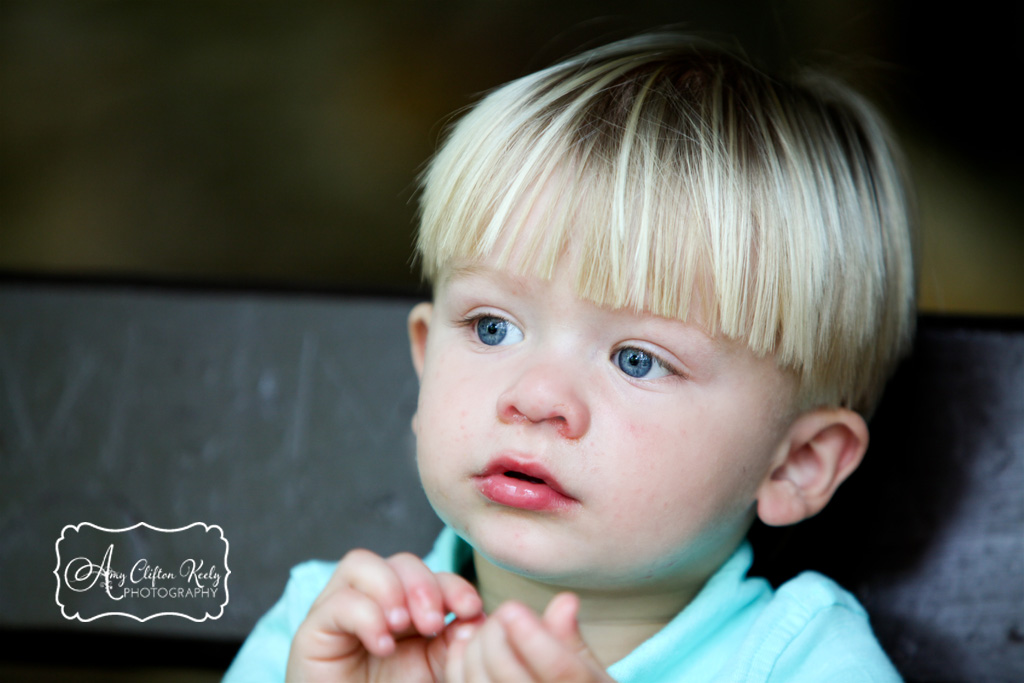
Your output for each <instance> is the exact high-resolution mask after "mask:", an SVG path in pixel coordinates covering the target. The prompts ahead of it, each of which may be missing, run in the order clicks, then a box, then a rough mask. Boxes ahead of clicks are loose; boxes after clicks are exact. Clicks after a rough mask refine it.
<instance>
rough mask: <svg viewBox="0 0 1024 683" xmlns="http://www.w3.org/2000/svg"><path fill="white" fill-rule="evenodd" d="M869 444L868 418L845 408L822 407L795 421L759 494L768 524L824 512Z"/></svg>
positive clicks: (760, 512) (759, 512)
mask: <svg viewBox="0 0 1024 683" xmlns="http://www.w3.org/2000/svg"><path fill="white" fill-rule="evenodd" d="M867 448H868V426H867V423H865V422H864V418H863V417H861V416H860V415H859V414H857V413H855V412H853V411H852V410H848V409H846V408H819V409H817V410H812V411H810V412H807V413H804V414H802V415H800V416H799V417H797V418H796V420H794V421H793V424H792V425H791V426H790V429H789V431H788V432H787V435H786V438H785V439H783V441H782V443H781V444H780V445H779V450H778V453H777V455H776V458H775V461H774V464H773V469H772V471H771V473H770V474H769V476H768V478H767V479H766V480H765V481H764V482H763V483H762V484H761V487H760V488H759V489H758V495H757V516H758V517H760V518H761V521H762V522H764V523H765V524H767V525H769V526H784V525H787V524H796V523H797V522H800V521H802V520H805V519H807V518H808V517H813V516H814V515H816V514H818V513H819V512H821V510H822V509H823V508H824V507H825V505H827V504H828V502H829V501H830V500H831V499H832V494H834V493H835V492H836V489H837V488H839V485H840V484H841V483H843V481H844V480H845V479H846V478H847V477H848V476H850V475H851V474H853V471H854V470H856V469H857V467H858V466H859V465H860V463H861V460H862V459H863V458H864V452H865V451H866V450H867Z"/></svg>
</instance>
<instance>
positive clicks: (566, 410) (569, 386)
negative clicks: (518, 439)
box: [498, 364, 590, 439]
mask: <svg viewBox="0 0 1024 683" xmlns="http://www.w3.org/2000/svg"><path fill="white" fill-rule="evenodd" d="M578 381H579V378H578V377H572V376H570V375H569V373H567V372H565V370H564V369H563V370H559V369H556V368H553V367H552V366H551V365H548V364H538V365H535V366H533V367H531V368H529V369H527V370H526V371H525V372H524V373H523V374H522V375H520V376H519V378H518V379H517V380H516V381H515V382H513V383H512V385H511V386H509V387H508V389H506V390H505V391H504V392H503V393H502V394H501V395H500V396H499V397H498V419H499V420H501V421H502V422H504V423H506V424H517V423H535V424H550V425H552V426H554V427H555V428H556V429H557V430H558V433H559V434H561V435H562V436H564V437H566V438H569V439H578V438H580V437H581V436H583V435H584V434H586V433H587V430H588V429H589V428H590V410H589V408H588V407H587V404H586V401H585V400H584V399H583V397H582V396H580V394H579V391H578V390H577V382H578Z"/></svg>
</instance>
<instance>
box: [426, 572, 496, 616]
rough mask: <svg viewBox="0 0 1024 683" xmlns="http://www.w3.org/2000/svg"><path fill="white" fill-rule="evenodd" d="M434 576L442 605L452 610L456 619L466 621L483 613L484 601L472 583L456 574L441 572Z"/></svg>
mask: <svg viewBox="0 0 1024 683" xmlns="http://www.w3.org/2000/svg"><path fill="white" fill-rule="evenodd" d="M436 576H437V581H438V585H439V586H440V587H441V595H442V598H443V600H444V606H445V608H446V609H447V610H448V611H450V612H454V613H455V617H456V618H457V619H460V620H462V621H468V620H470V619H474V618H476V617H478V616H481V615H483V610H484V602H483V600H481V599H480V594H479V593H477V591H476V588H475V587H474V586H473V584H471V583H470V582H469V581H466V580H465V579H464V578H462V577H461V576H459V575H458V574H450V573H448V572H442V573H439V574H436Z"/></svg>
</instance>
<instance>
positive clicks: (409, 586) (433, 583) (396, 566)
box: [387, 553, 446, 636]
mask: <svg viewBox="0 0 1024 683" xmlns="http://www.w3.org/2000/svg"><path fill="white" fill-rule="evenodd" d="M387 563H388V565H389V566H390V567H391V568H392V569H393V570H394V572H395V574H396V575H397V576H398V580H399V581H400V582H401V585H402V590H403V592H404V594H405V605H406V607H407V608H408V610H409V616H410V618H411V620H412V625H413V627H414V628H415V629H416V630H417V631H418V632H419V633H421V634H422V635H425V636H434V635H437V634H438V633H440V632H441V629H443V628H444V615H445V612H446V610H445V604H444V594H443V593H442V591H441V583H440V581H439V579H438V576H437V575H436V574H434V572H432V571H431V570H430V568H429V567H427V565H425V564H423V560H421V559H420V558H418V557H416V556H415V555H412V554H410V553H399V554H397V555H392V556H391V557H389V558H388V559H387Z"/></svg>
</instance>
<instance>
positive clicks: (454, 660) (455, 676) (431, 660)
mask: <svg viewBox="0 0 1024 683" xmlns="http://www.w3.org/2000/svg"><path fill="white" fill-rule="evenodd" d="M485 620H486V619H485V617H484V616H483V615H482V614H481V615H479V616H477V617H476V618H475V619H472V620H469V621H459V620H456V621H453V622H451V623H450V624H448V625H447V626H445V628H444V631H443V632H442V633H441V637H440V638H434V639H433V640H432V641H430V644H429V645H427V661H428V664H429V666H430V671H431V673H432V675H433V677H434V680H437V681H441V680H443V681H445V682H446V683H461V682H462V681H464V680H465V676H464V675H463V670H462V661H463V657H464V655H465V652H466V646H467V645H468V644H469V642H470V640H472V639H473V637H475V636H476V634H477V632H478V631H479V630H480V627H481V626H482V625H483V624H484V621H485Z"/></svg>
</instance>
